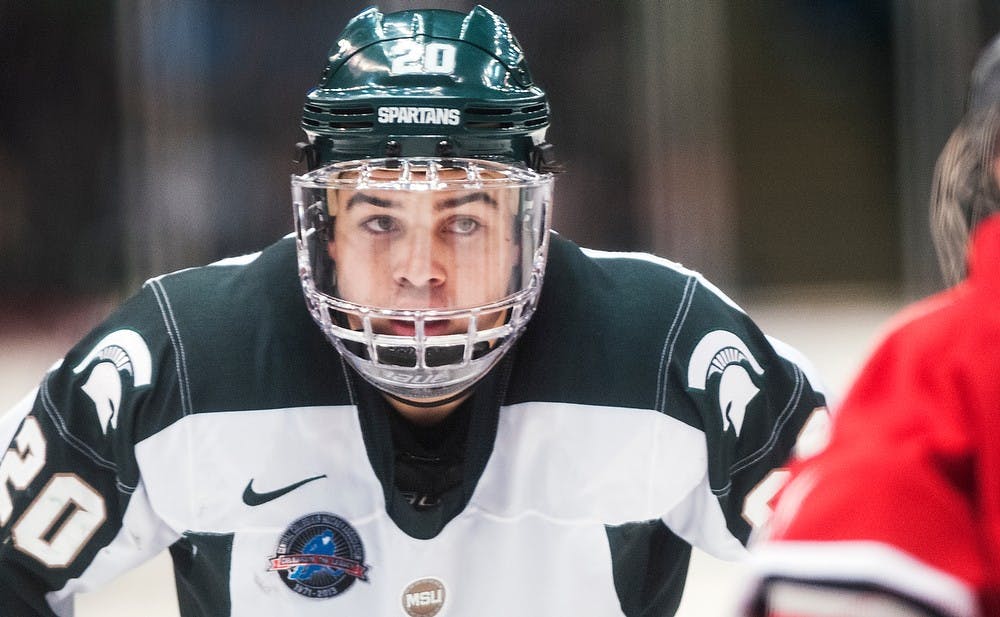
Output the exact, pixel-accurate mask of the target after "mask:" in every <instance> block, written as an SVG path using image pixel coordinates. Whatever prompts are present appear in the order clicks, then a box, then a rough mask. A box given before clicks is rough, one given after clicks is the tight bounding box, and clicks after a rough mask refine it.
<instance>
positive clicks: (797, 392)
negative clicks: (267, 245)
mask: <svg viewBox="0 0 1000 617" xmlns="http://www.w3.org/2000/svg"><path fill="white" fill-rule="evenodd" d="M792 366H793V367H794V369H795V388H793V390H792V396H791V397H790V398H789V399H788V403H787V404H786V405H785V408H784V409H782V410H781V413H780V414H778V419H777V420H776V421H775V423H774V429H772V430H771V435H770V436H769V437H768V439H767V441H766V442H764V445H763V446H761V447H760V448H759V449H758V450H757V451H756V452H754V453H752V454H749V455H748V456H746V457H744V458H742V459H740V460H738V461H736V462H735V463H733V464H732V465H731V466H730V467H729V475H730V476H732V475H733V474H736V473H739V472H741V471H743V470H744V469H746V468H747V467H749V466H750V465H753V464H754V463H756V462H757V461H759V460H760V459H762V458H764V456H766V455H767V453H768V452H770V451H771V450H773V449H774V444H775V442H777V440H778V435H779V434H781V429H782V428H784V426H785V424H787V423H788V420H789V419H790V418H791V417H792V412H793V411H795V409H796V408H797V407H798V405H799V401H800V400H802V392H803V391H804V387H803V386H804V380H803V375H802V371H800V370H799V367H797V366H795V365H792ZM732 488H733V483H732V480H730V481H729V482H726V484H725V486H723V487H722V488H713V489H712V493H713V494H714V495H716V496H717V497H725V496H726V495H728V494H729V491H730V490H732Z"/></svg>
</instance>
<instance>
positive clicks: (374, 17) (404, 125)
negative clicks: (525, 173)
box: [298, 6, 555, 171]
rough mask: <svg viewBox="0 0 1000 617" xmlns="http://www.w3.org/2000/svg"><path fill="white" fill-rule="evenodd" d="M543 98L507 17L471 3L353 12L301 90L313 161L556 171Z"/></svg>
mask: <svg viewBox="0 0 1000 617" xmlns="http://www.w3.org/2000/svg"><path fill="white" fill-rule="evenodd" d="M548 126H549V105H548V101H547V100H546V97H545V92H544V91H543V90H542V89H541V88H539V87H538V86H536V85H535V84H534V82H533V81H532V78H531V74H530V72H529V71H528V66H527V64H526V62H525V59H524V53H523V52H522V50H521V46H520V45H519V44H518V42H517V40H516V39H515V38H514V36H513V34H512V33H511V31H510V29H509V27H508V26H507V23H506V22H505V21H504V20H503V19H502V18H501V17H499V16H498V15H496V14H495V13H493V12H491V11H490V10H488V9H486V8H483V7H482V6H477V7H476V8H474V9H473V10H472V11H471V12H469V13H468V14H467V15H465V14H462V13H458V12H455V11H447V10H412V11H401V12H397V13H390V14H383V13H381V12H380V11H379V10H378V9H377V8H370V9H368V10H366V11H364V12H362V13H361V14H359V15H358V16H356V17H355V18H353V19H352V20H351V21H350V22H349V23H348V24H347V27H346V28H345V29H344V31H343V33H341V35H340V37H339V38H338V39H337V41H336V42H335V43H334V45H333V47H332V48H331V50H330V53H329V59H328V62H327V65H326V68H325V69H324V70H323V73H322V75H321V76H320V80H319V84H318V85H317V86H316V87H315V88H313V89H312V90H311V91H310V92H309V93H308V95H307V97H306V102H305V105H304V109H303V114H302V128H303V130H304V131H305V133H306V135H307V136H308V138H309V141H308V143H300V144H298V148H299V150H300V157H299V158H300V160H302V159H305V161H306V164H307V166H308V167H309V169H314V168H316V167H319V166H322V165H326V164H328V163H333V162H339V161H350V160H359V159H376V158H386V157H388V158H403V157H461V158H470V159H479V160H493V161H498V162H506V163H520V164H523V165H525V166H527V167H530V168H533V169H536V170H540V171H553V170H554V168H555V161H554V157H553V151H552V147H551V145H550V144H548V143H547V142H546V141H545V131H546V129H547V128H548Z"/></svg>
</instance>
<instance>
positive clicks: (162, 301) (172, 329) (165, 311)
mask: <svg viewBox="0 0 1000 617" xmlns="http://www.w3.org/2000/svg"><path fill="white" fill-rule="evenodd" d="M149 284H150V287H151V289H152V290H153V295H154V296H155V297H156V303H157V304H158V305H159V307H160V315H161V316H162V317H163V325H164V327H165V328H166V330H167V336H169V337H170V343H171V345H173V347H174V349H175V350H176V352H177V354H176V356H177V357H176V360H175V364H176V365H177V378H178V381H179V385H180V390H181V413H183V415H185V416H187V415H190V414H191V391H190V384H189V383H188V379H187V358H186V356H185V354H184V342H183V341H182V340H181V335H180V330H179V329H178V327H177V320H176V318H175V317H174V312H173V307H171V306H170V298H169V297H168V296H167V290H166V288H165V287H163V283H162V282H161V281H160V280H151V281H150V282H149ZM161 295H162V296H161Z"/></svg>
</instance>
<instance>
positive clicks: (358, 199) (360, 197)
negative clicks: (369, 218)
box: [345, 193, 399, 210]
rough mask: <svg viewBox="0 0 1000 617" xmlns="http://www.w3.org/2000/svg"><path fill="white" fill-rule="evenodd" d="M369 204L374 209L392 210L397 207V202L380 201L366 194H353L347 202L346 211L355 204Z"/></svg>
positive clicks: (378, 198) (380, 199)
mask: <svg viewBox="0 0 1000 617" xmlns="http://www.w3.org/2000/svg"><path fill="white" fill-rule="evenodd" d="M361 203H364V204H370V205H372V206H375V207H376V208H394V207H396V206H399V202H396V201H392V200H390V199H382V198H380V197H375V196H374V195H369V194H368V193H355V194H353V195H351V198H350V199H348V200H347V206H345V207H346V209H348V210H349V209H351V208H352V207H353V206H356V205H357V204H361Z"/></svg>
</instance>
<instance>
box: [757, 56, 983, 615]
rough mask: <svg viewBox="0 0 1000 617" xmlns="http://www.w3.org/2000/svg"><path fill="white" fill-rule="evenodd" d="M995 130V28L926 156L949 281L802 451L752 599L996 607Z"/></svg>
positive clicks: (847, 605) (793, 607) (900, 321)
mask: <svg viewBox="0 0 1000 617" xmlns="http://www.w3.org/2000/svg"><path fill="white" fill-rule="evenodd" d="M998 140H1000V37H998V38H997V39H995V40H994V41H993V43H992V44H991V46H990V47H988V48H987V50H986V51H985V52H984V53H983V54H982V56H981V57H980V60H979V61H978V63H977V65H976V68H975V70H974V72H973V79H972V90H971V95H970V99H969V106H968V109H967V111H966V115H965V117H964V118H963V120H962V122H961V123H960V124H959V126H958V127H957V128H956V129H955V131H954V132H953V133H952V135H951V137H950V139H949V141H948V142H947V144H946V145H945V147H944V149H943V151H942V153H941V155H940V157H939V158H938V162H937V167H936V169H935V178H934V191H933V196H932V203H931V208H932V211H931V213H932V221H933V226H934V232H935V243H936V246H937V248H938V254H939V258H940V262H941V264H942V267H943V270H944V273H945V275H946V278H948V279H949V280H950V281H951V282H953V283H955V282H957V285H955V286H954V287H953V288H951V289H949V290H947V291H945V292H943V293H941V294H939V295H937V296H934V297H931V298H929V299H927V300H924V301H922V302H920V303H918V304H916V305H915V306H913V307H910V308H909V309H908V310H906V311H904V313H903V314H902V315H900V316H899V317H898V318H897V321H896V323H895V324H894V326H895V327H894V328H893V329H892V331H891V332H890V333H889V335H888V336H887V337H886V338H885V340H884V341H883V342H882V343H881V345H880V347H879V348H878V349H877V350H876V351H875V353H874V355H873V356H872V357H871V358H870V359H869V361H868V363H867V366H866V367H865V368H864V370H863V371H862V373H861V374H860V376H859V378H858V380H857V382H856V383H855V384H854V386H853V389H852V390H851V392H850V393H849V395H848V397H847V398H846V399H845V401H844V405H843V407H842V409H841V411H840V412H839V413H838V414H837V415H836V421H835V423H834V431H833V437H832V440H831V442H830V444H829V446H828V448H827V449H826V450H824V451H823V452H822V453H821V454H820V455H818V456H817V457H815V458H812V459H808V460H806V461H804V462H802V463H798V464H797V465H796V467H795V469H794V472H795V474H796V475H795V479H794V480H792V481H791V483H790V484H789V485H788V487H787V488H786V489H785V491H784V492H783V493H782V496H781V498H780V500H779V505H778V507H777V511H776V513H775V516H774V518H773V525H774V528H773V530H772V532H773V535H774V537H773V538H772V542H770V543H768V544H765V545H763V546H762V547H761V548H760V549H759V552H758V554H757V555H756V557H755V559H756V570H755V576H756V578H755V580H754V581H753V584H752V589H751V591H750V593H748V594H747V600H748V601H747V605H746V611H745V612H746V614H748V615H755V616H760V615H767V616H771V617H840V616H843V617H847V616H852V617H853V616H856V615H865V616H868V617H906V616H924V617H926V616H929V615H932V616H947V617H974V616H978V615H982V616H996V615H1000V441H998V440H997V435H998V434H1000V414H998V413H997V401H998V400H1000V379H998V375H1000V347H998V343H1000V305H998V303H997V296H998V294H1000V213H998V211H1000V151H998V150H997V144H998ZM970 232H971V233H972V239H971V242H970V239H969V235H970ZM966 264H967V265H968V275H967V276H966V268H965V266H966ZM960 279H964V280H961V282H959V280H960Z"/></svg>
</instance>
